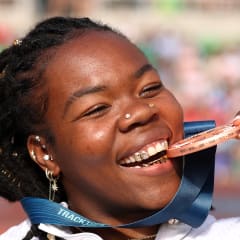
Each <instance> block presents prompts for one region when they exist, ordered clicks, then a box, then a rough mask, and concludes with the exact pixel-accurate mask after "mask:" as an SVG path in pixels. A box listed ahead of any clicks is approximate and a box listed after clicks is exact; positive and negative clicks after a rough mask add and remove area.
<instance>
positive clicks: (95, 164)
mask: <svg viewBox="0 0 240 240" xmlns="http://www.w3.org/2000/svg"><path fill="white" fill-rule="evenodd" d="M44 78H46V80H47V81H46V87H47V89H48V93H49V108H48V111H47V114H46V125H47V127H48V129H49V130H50V132H51V134H52V135H53V137H54V139H55V142H54V144H47V143H46V141H45V139H44V138H42V139H41V141H42V142H43V143H46V144H47V150H45V151H44V152H43V151H42V150H41V149H40V148H38V147H37V146H33V145H32V144H31V141H29V146H28V147H29V150H30V151H31V150H32V149H33V148H34V151H35V153H36V154H37V160H36V161H37V163H38V164H39V165H40V167H41V168H42V169H45V168H48V169H50V170H52V171H53V172H54V175H59V174H60V173H61V180H62V182H63V185H64V187H65V190H66V193H67V197H68V203H69V206H70V208H71V209H73V210H74V211H76V212H79V213H81V214H82V215H84V216H86V217H88V218H90V219H93V220H96V221H99V222H104V223H108V224H112V225H117V224H122V223H127V222H130V221H133V220H137V219H139V218H142V217H146V216H149V215H150V214H152V213H153V212H154V211H156V210H158V209H161V208H163V207H164V206H165V205H166V204H167V203H168V202H169V201H170V200H171V199H172V197H173V196H174V194H175V193H176V191H177V189H178V186H179V182H180V178H181V167H182V166H181V161H180V160H179V159H177V160H176V159H174V160H173V159H171V160H168V161H167V163H165V164H156V165H153V166H152V167H146V168H141V169H136V168H128V167H122V166H120V164H119V161H120V160H121V159H124V158H125V157H128V156H129V155H131V154H133V153H135V152H137V151H138V150H140V149H141V148H143V147H144V146H146V145H147V144H151V143H152V142H155V141H157V140H163V139H167V141H168V142H169V144H173V143H174V142H176V141H178V140H180V139H182V136H183V127H182V123H183V114H182V109H181V107H180V105H179V103H178V102H177V100H176V99H175V98H174V96H173V95H172V94H171V93H170V92H169V91H168V90H167V89H166V88H165V87H164V86H163V84H162V83H161V80H160V77H159V75H158V73H157V72H156V70H155V69H154V68H153V67H151V65H149V62H148V60H147V59H146V57H145V56H144V55H143V54H142V53H141V52H140V51H139V50H138V49H137V48H136V47H135V46H134V45H133V44H132V43H130V42H129V41H128V40H126V39H124V38H123V37H121V36H118V35H116V34H113V33H110V32H96V31H92V32H88V33H86V34H85V35H84V36H81V37H78V38H76V39H73V40H71V41H70V42H68V43H66V44H64V45H62V46H61V47H60V48H59V49H58V50H57V52H56V55H55V56H54V57H53V59H52V60H51V61H50V63H49V65H48V67H47V69H46V72H45V74H44ZM149 103H153V104H154V107H149ZM126 113H130V114H131V118H130V119H126V118H124V115H125V114H126ZM46 152H47V153H48V154H50V155H51V156H52V158H53V160H52V161H44V160H43V155H44V154H46ZM95 231H96V232H98V233H100V235H101V236H103V237H104V239H113V237H114V239H126V237H124V236H126V235H127V236H128V237H139V236H144V235H145V234H152V233H155V232H156V227H155V226H154V227H151V228H145V229H115V230H114V229H112V230H98V229H96V230H95Z"/></svg>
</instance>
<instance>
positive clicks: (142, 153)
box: [140, 152, 149, 160]
mask: <svg viewBox="0 0 240 240" xmlns="http://www.w3.org/2000/svg"><path fill="white" fill-rule="evenodd" d="M140 155H141V158H142V159H143V160H144V159H148V158H149V156H148V154H147V153H146V152H141V153H140Z"/></svg>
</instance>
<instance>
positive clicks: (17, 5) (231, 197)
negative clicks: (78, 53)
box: [0, 0, 240, 233]
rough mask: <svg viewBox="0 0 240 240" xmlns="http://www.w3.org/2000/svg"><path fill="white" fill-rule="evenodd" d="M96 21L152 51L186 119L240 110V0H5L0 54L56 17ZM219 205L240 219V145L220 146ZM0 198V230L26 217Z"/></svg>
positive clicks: (1, 0) (222, 117)
mask: <svg viewBox="0 0 240 240" xmlns="http://www.w3.org/2000/svg"><path fill="white" fill-rule="evenodd" d="M55 15H65V16H78V17H81V16H89V17H92V18H93V19H95V20H101V21H103V22H105V23H109V24H110V25H111V26H113V27H115V28H117V29H119V30H120V31H122V32H123V33H124V34H126V35H127V36H128V37H129V38H130V39H131V40H132V41H133V42H135V43H137V44H138V46H139V47H140V48H141V49H142V50H143V51H144V52H145V53H146V55H147V56H148V57H149V59H150V60H151V62H152V64H153V65H154V66H155V67H156V68H157V69H158V70H159V73H160V75H161V78H162V79H163V81H164V82H165V84H166V86H167V87H168V88H170V89H171V90H172V91H173V92H174V93H175V95H176V96H177V98H178V100H179V101H180V102H181V104H182V105H183V107H184V110H185V120H186V121H190V120H208V119H214V120H216V123H217V125H220V124H224V123H226V122H228V121H230V120H231V119H232V118H233V117H234V115H235V114H236V113H237V112H238V111H239V110H240V104H239V103H240V27H239V25H238V24H239V23H240V0H86V1H85V0H79V1H78V0H39V1H37V0H0V51H1V50H2V49H4V48H5V47H6V46H8V45H9V44H12V42H13V40H14V39H16V38H21V36H23V35H24V34H25V33H26V32H27V31H28V30H30V29H31V28H32V27H33V26H34V25H35V23H36V22H38V21H40V20H42V19H45V18H47V17H50V16H55ZM215 180H216V181H215V194H214V202H213V205H214V207H215V208H216V210H215V212H214V214H215V215H216V216H217V217H228V216H236V215H238V216H239V215H240V204H239V199H240V145H239V142H237V141H234V140H233V141H229V142H227V143H224V144H221V145H219V146H218V151H217V162H216V176H215ZM24 217H25V213H24V212H23V210H22V208H21V206H20V205H19V203H14V204H13V203H8V202H6V201H5V200H4V199H1V198H0V233H1V232H2V231H4V230H6V229H7V228H8V227H9V226H12V225H14V224H16V223H19V222H20V221H21V220H22V219H24Z"/></svg>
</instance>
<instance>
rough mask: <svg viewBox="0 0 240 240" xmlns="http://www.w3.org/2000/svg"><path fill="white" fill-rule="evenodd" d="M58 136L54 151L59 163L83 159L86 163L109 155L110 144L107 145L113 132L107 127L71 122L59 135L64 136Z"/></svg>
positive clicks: (98, 160) (75, 161)
mask: <svg viewBox="0 0 240 240" xmlns="http://www.w3.org/2000/svg"><path fill="white" fill-rule="evenodd" d="M58 136H59V138H58V139H57V141H56V152H57V155H58V158H59V162H60V164H61V165H63V164H64V162H69V161H71V162H72V163H73V164H74V165H77V164H79V162H83V161H84V162H85V161H86V162H87V163H88V164H91V163H93V164H96V163H97V162H100V161H103V159H108V158H109V157H110V149H111V146H109V145H110V144H109V142H111V140H112V137H113V134H111V131H110V129H109V128H107V127H104V126H101V127H100V126H98V127H90V124H86V126H85V124H82V125H80V124H79V126H77V125H75V124H73V125H72V126H71V127H68V128H66V129H65V130H64V131H62V134H61V136H64V137H60V135H58ZM66 160H67V161H66ZM90 160H91V161H90ZM69 165H70V164H69ZM63 167H64V166H63Z"/></svg>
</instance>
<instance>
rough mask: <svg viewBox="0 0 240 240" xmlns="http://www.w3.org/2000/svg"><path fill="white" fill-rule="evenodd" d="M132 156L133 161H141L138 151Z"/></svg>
mask: <svg viewBox="0 0 240 240" xmlns="http://www.w3.org/2000/svg"><path fill="white" fill-rule="evenodd" d="M134 157H135V161H137V162H141V161H142V158H141V155H140V153H139V152H137V153H135V154H134Z"/></svg>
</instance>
